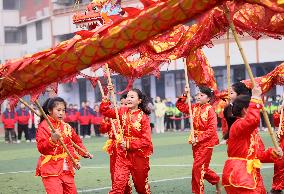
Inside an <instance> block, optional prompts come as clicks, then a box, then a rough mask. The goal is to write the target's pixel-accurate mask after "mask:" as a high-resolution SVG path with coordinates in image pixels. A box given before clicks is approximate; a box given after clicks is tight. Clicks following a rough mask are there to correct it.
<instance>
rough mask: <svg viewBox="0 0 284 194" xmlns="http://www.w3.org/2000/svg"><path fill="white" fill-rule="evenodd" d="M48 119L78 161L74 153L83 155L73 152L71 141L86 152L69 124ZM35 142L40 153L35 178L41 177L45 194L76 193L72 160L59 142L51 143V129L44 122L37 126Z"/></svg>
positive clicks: (82, 154)
mask: <svg viewBox="0 0 284 194" xmlns="http://www.w3.org/2000/svg"><path fill="white" fill-rule="evenodd" d="M48 117H49V120H50V122H51V124H52V125H53V127H54V128H55V129H59V130H60V132H61V138H62V141H63V142H64V144H65V145H66V147H67V149H68V150H69V152H70V153H71V155H72V156H73V157H74V159H75V160H77V161H78V160H79V156H78V155H77V154H76V153H75V151H76V152H77V153H78V154H80V155H81V156H84V153H82V152H80V151H79V150H77V149H76V150H75V148H74V147H73V146H72V142H71V140H72V141H73V142H74V143H75V144H77V145H78V146H79V147H81V148H82V149H83V150H85V151H86V152H87V150H86V148H85V147H84V145H83V144H82V141H81V139H80V137H79V136H78V135H77V134H76V132H75V131H74V129H73V128H71V127H70V125H69V124H67V123H65V122H63V121H56V120H54V119H53V118H51V117H50V116H48ZM36 142H37V148H38V151H39V152H40V153H41V156H40V157H39V159H38V163H37V168H36V176H41V177H42V182H43V184H44V187H45V190H46V193H48V194H54V193H56V194H57V193H58V194H62V193H66V194H67V193H68V194H74V193H77V191H76V186H75V181H74V175H75V172H74V168H73V163H72V160H71V158H70V157H69V156H68V155H67V153H66V152H65V150H64V149H63V147H62V146H61V145H60V144H59V142H57V143H54V142H53V141H52V139H51V129H50V127H49V126H48V123H47V121H46V120H44V121H42V122H41V123H40V124H39V126H38V130H37V134H36Z"/></svg>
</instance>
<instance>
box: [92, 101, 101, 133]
mask: <svg viewBox="0 0 284 194" xmlns="http://www.w3.org/2000/svg"><path fill="white" fill-rule="evenodd" d="M102 120H103V116H102V115H101V113H100V107H99V106H98V105H95V107H94V111H93V115H92V124H93V125H94V132H95V135H96V137H100V136H101V134H100V126H101V123H102Z"/></svg>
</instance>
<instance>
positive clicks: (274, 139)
mask: <svg viewBox="0 0 284 194" xmlns="http://www.w3.org/2000/svg"><path fill="white" fill-rule="evenodd" d="M225 13H226V17H227V20H228V22H229V24H230V28H231V30H232V32H233V35H234V38H235V41H236V43H237V45H238V48H239V50H240V53H241V56H242V58H243V61H244V64H245V67H246V70H247V72H248V75H249V77H250V79H251V82H252V85H253V87H254V86H255V85H256V82H255V80H254V76H253V74H252V71H251V68H250V66H249V63H248V61H247V58H246V55H245V53H244V51H243V48H242V46H241V43H240V40H239V37H238V35H237V32H236V28H235V25H234V24H233V22H232V21H231V18H230V13H229V10H228V8H227V7H225ZM262 114H263V118H264V121H265V123H266V125H267V127H268V132H269V134H270V137H271V139H272V143H273V145H274V147H275V148H276V149H278V147H279V145H278V142H277V140H276V138H275V135H274V133H273V129H272V127H271V124H270V122H269V118H268V115H267V112H266V111H265V109H264V106H262Z"/></svg>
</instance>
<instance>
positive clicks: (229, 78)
mask: <svg viewBox="0 0 284 194" xmlns="http://www.w3.org/2000/svg"><path fill="white" fill-rule="evenodd" d="M225 49H226V64H227V81H228V82H227V85H228V99H229V101H230V93H231V63H230V30H228V32H227V41H226V44H225Z"/></svg>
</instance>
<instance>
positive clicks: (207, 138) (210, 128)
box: [176, 96, 219, 146]
mask: <svg viewBox="0 0 284 194" xmlns="http://www.w3.org/2000/svg"><path fill="white" fill-rule="evenodd" d="M176 107H177V108H178V109H179V110H180V111H181V112H183V113H185V114H189V108H188V104H187V103H186V97H184V96H182V97H180V98H179V99H178V101H177V103H176ZM192 114H193V127H194V134H195V137H196V138H197V141H198V143H204V145H206V146H214V145H217V144H218V143H219V139H218V134H217V115H216V113H215V111H214V108H213V107H212V106H211V105H210V104H209V103H206V104H203V105H201V104H194V105H192Z"/></svg>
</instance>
